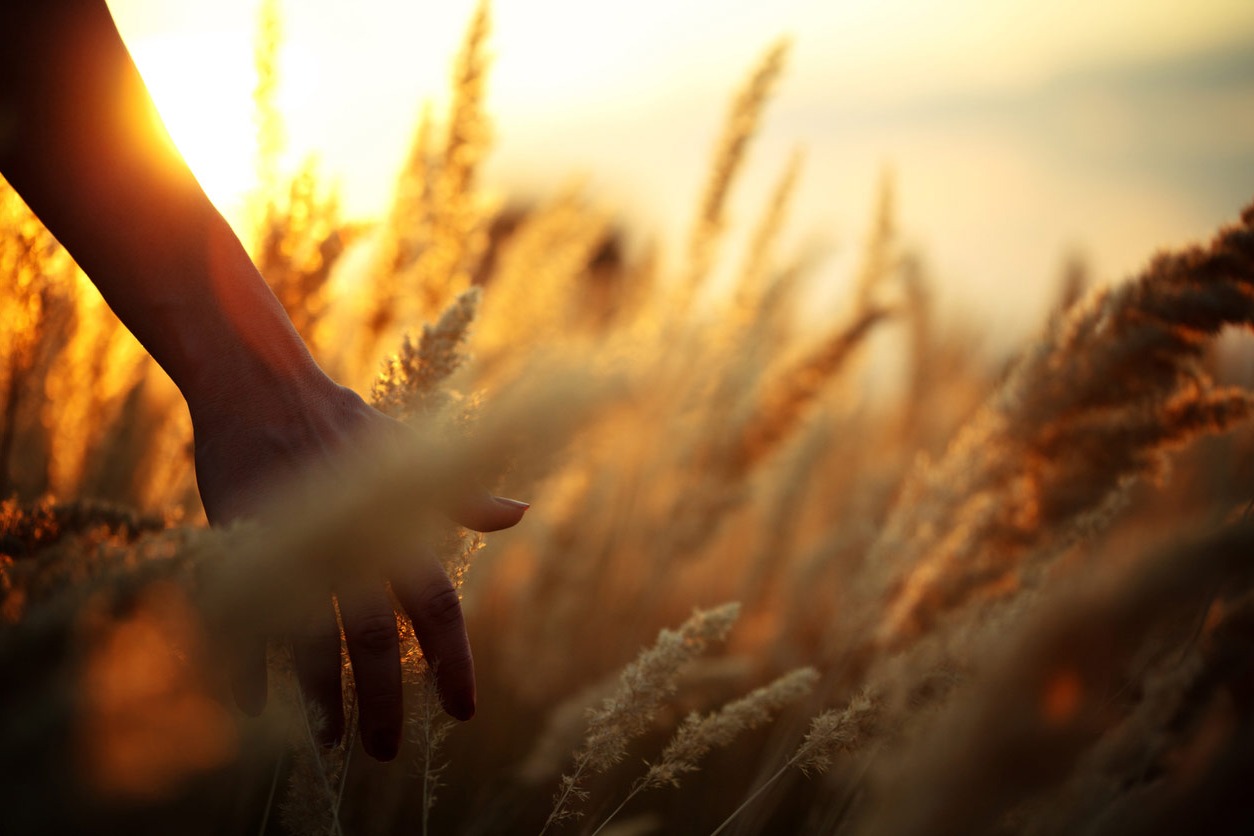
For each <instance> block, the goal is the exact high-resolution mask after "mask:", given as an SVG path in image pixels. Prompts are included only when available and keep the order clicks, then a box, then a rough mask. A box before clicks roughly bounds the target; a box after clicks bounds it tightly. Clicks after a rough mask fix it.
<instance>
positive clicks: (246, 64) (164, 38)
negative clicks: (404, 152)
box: [130, 31, 317, 223]
mask: <svg viewBox="0 0 1254 836" xmlns="http://www.w3.org/2000/svg"><path fill="white" fill-rule="evenodd" d="M252 38H253V34H252V33H251V32H249V31H239V32H231V31H222V32H196V33H191V32H186V33H185V32H180V33H171V34H165V35H156V36H150V37H146V38H143V39H139V40H136V41H135V42H133V43H131V44H130V50H131V55H132V56H133V57H134V59H135V64H136V66H137V67H138V68H139V71H140V73H141V74H142V75H143V77H144V81H145V83H146V84H147V85H148V90H149V92H150V93H151V94H152V98H153V101H154V103H155V104H156V106H157V111H158V113H160V115H161V119H162V121H163V122H164V123H165V126H166V128H167V130H168V131H169V132H170V136H171V138H172V139H173V140H174V144H175V146H176V147H177V148H178V150H179V152H180V153H181V154H182V155H183V159H185V160H186V161H187V164H188V166H189V167H190V168H191V170H192V173H193V174H195V175H196V179H197V180H198V181H199V182H200V185H201V187H202V188H204V190H205V193H206V194H207V195H208V196H209V199H210V200H212V201H213V202H214V204H215V205H216V206H217V207H218V209H219V210H220V211H222V212H223V214H224V215H226V216H227V217H228V219H229V220H231V221H232V222H233V223H234V222H235V221H237V220H239V221H242V220H243V219H244V215H243V213H244V209H245V203H246V200H247V197H248V195H249V193H250V192H251V191H252V190H253V189H254V188H255V186H256V182H257V127H256V118H255V114H254V105H253V90H254V87H255V86H256V71H255V69H254V63H253V42H252ZM306 59H307V56H306V55H304V54H303V53H302V52H301V51H300V50H299V49H295V48H291V47H289V46H287V45H286V44H285V45H284V47H283V48H282V51H281V53H280V57H279V83H280V89H279V93H278V101H277V105H278V107H279V110H280V113H281V115H282V116H283V119H284V122H286V123H288V124H289V130H290V125H291V123H293V122H299V121H301V120H300V118H299V117H300V116H301V115H302V109H303V107H304V106H305V105H306V103H307V101H308V99H309V98H310V93H311V90H312V89H313V87H314V86H315V84H316V78H315V76H316V72H317V66H316V62H314V61H311V60H306ZM289 139H290V138H289ZM288 146H289V147H288V149H287V151H286V152H285V154H284V158H283V159H281V160H280V164H281V165H284V166H286V165H290V163H291V160H292V158H293V157H295V156H297V155H303V154H304V153H306V152H307V149H304V150H302V149H298V148H294V147H292V143H291V142H289V143H288Z"/></svg>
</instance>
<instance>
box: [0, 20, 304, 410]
mask: <svg viewBox="0 0 1254 836" xmlns="http://www.w3.org/2000/svg"><path fill="white" fill-rule="evenodd" d="M0 173H2V174H3V175H4V176H5V178H6V179H7V180H8V181H9V182H10V184H11V185H12V186H13V187H14V188H15V189H16V190H17V191H18V193H19V194H21V195H22V197H23V199H24V200H25V201H26V202H27V204H28V205H29V206H30V207H31V209H32V210H33V211H34V212H35V214H36V215H38V216H39V217H40V219H41V220H42V221H43V222H44V223H45V224H46V225H47V226H48V228H49V229H50V230H51V231H52V233H53V234H54V235H56V236H57V238H58V240H59V241H60V242H61V243H62V245H64V246H65V248H66V250H67V251H68V252H69V253H70V254H71V255H72V256H73V257H74V259H75V260H76V261H77V262H78V264H79V266H80V267H82V268H83V270H84V272H86V274H87V275H88V276H89V277H90V278H91V280H92V281H93V282H94V283H95V284H96V286H97V287H98V288H99V289H100V292H101V294H102V295H103V296H104V298H105V300H106V301H107V302H108V303H109V305H110V307H112V308H113V310H114V311H115V312H116V313H117V315H118V317H119V318H120V319H121V320H122V321H123V322H124V323H125V324H126V325H127V327H128V328H129V329H130V330H131V331H132V332H133V333H134V334H135V336H136V337H137V338H138V339H139V341H140V342H141V343H142V344H143V345H144V347H145V348H146V349H147V350H148V351H149V352H150V353H151V354H152V356H153V357H154V358H155V359H156V360H157V362H158V363H159V364H160V365H161V366H162V368H164V369H165V371H166V372H167V373H168V374H169V375H170V377H171V378H172V379H173V380H174V382H175V383H176V384H177V385H178V386H179V388H180V390H181V391H182V392H183V395H184V397H185V398H187V400H188V403H189V405H190V406H191V407H192V410H193V413H195V412H196V410H197V409H198V408H202V407H205V408H207V407H209V406H212V405H213V404H214V403H215V402H216V403H220V402H222V401H223V400H227V399H229V398H230V397H231V394H232V392H231V390H232V389H233V388H235V387H237V386H238V385H239V384H240V383H242V382H245V381H252V382H253V383H255V384H257V385H258V386H266V387H267V388H269V389H270V390H271V391H272V392H274V393H275V394H279V395H281V392H282V390H283V389H284V388H286V387H287V385H288V384H295V385H296V386H299V385H302V384H304V383H307V382H308V381H309V380H311V379H314V378H318V377H321V372H320V371H318V369H317V366H316V365H315V364H314V363H313V360H312V359H311V358H310V356H309V353H308V351H307V350H306V349H305V346H304V344H303V343H302V342H301V340H300V337H299V336H298V335H297V334H296V332H295V330H294V329H293V328H292V326H291V323H290V322H289V320H288V318H287V316H286V314H285V313H284V311H283V309H282V306H281V305H280V304H279V303H278V301H277V300H276V299H275V298H274V295H273V294H272V293H271V292H270V290H269V288H268V287H267V286H266V284H265V282H264V281H263V280H262V278H261V276H260V275H259V274H258V273H257V271H256V269H255V268H254V267H253V265H252V263H251V261H250V260H249V258H248V256H247V254H246V253H245V252H244V250H243V247H242V246H241V245H240V243H239V241H238V239H237V238H236V236H235V235H234V233H233V232H232V231H231V229H230V227H229V226H228V225H227V223H226V222H225V221H224V220H223V218H222V217H221V215H220V214H219V213H218V212H217V210H215V209H214V207H213V206H212V204H211V203H210V202H209V200H208V198H207V197H206V196H205V194H204V192H203V191H202V190H201V188H200V186H199V184H198V183H197V182H196V180H195V178H194V177H193V176H192V174H191V172H190V171H189V170H188V168H187V166H186V164H185V163H184V162H183V160H182V158H181V157H180V156H179V155H178V153H177V151H176V150H175V149H174V147H173V145H172V144H171V142H170V140H169V138H168V135H167V134H166V132H165V129H164V127H163V126H162V125H161V123H160V121H159V119H158V118H157V116H156V111H155V110H154V109H153V106H152V102H151V99H150V98H149V96H148V93H147V90H146V88H145V86H144V84H143V81H142V80H141V78H140V76H139V73H138V72H137V71H136V69H135V66H134V63H133V62H132V61H131V58H130V55H129V54H128V53H127V51H126V48H125V46H124V45H123V43H122V40H121V37H120V36H119V34H118V32H117V29H116V27H115V26H114V24H113V20H112V18H111V16H110V15H109V11H108V9H107V7H106V6H105V3H104V1H103V0H36V2H31V0H19V2H10V0H0Z"/></svg>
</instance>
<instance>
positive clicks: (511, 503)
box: [492, 496, 531, 511]
mask: <svg viewBox="0 0 1254 836" xmlns="http://www.w3.org/2000/svg"><path fill="white" fill-rule="evenodd" d="M492 498H493V499H494V500H496V501H497V503H499V504H501V505H504V506H505V507H506V508H521V509H523V510H524V511H526V510H527V509H528V508H530V507H531V503H530V502H523V501H522V500H521V499H507V498H506V497H503V496H494V497H492Z"/></svg>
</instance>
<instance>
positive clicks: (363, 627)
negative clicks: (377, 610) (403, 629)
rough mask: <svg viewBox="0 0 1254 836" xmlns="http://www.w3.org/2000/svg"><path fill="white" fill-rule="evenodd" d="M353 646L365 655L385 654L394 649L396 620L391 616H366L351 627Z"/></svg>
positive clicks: (395, 644)
mask: <svg viewBox="0 0 1254 836" xmlns="http://www.w3.org/2000/svg"><path fill="white" fill-rule="evenodd" d="M352 641H353V644H355V645H357V647H358V648H359V649H360V650H362V651H365V652H366V653H386V652H387V651H389V650H391V649H392V648H393V647H396V646H397V644H398V640H397V638H396V619H395V618H394V617H392V616H391V615H382V614H380V615H371V616H367V617H365V618H363V619H361V620H360V621H358V622H357V623H356V624H354V625H353V635H352Z"/></svg>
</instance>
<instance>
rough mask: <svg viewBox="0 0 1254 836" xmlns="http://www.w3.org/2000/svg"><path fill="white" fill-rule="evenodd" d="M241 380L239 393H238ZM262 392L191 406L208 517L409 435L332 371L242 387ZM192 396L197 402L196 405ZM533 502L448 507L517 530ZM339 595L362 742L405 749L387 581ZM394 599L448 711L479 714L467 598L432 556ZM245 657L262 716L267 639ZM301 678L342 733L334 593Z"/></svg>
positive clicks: (400, 582) (416, 563) (404, 575)
mask: <svg viewBox="0 0 1254 836" xmlns="http://www.w3.org/2000/svg"><path fill="white" fill-rule="evenodd" d="M240 388H241V387H237V388H236V392H238V391H240ZM242 389H243V391H248V392H252V393H255V397H251V398H242V397H239V396H238V395H237V396H235V397H233V398H231V403H230V405H229V408H221V409H217V408H213V406H212V404H210V405H209V406H204V405H201V406H199V408H197V407H193V410H192V417H193V424H194V427H195V434H196V478H197V482H198V486H199V489H200V495H201V499H202V501H203V502H204V506H205V512H206V514H207V516H208V518H209V521H210V522H211V523H213V524H215V525H218V524H222V523H226V522H230V521H231V520H233V519H236V518H239V517H241V516H246V515H248V514H250V513H253V512H254V511H255V510H256V509H258V508H261V507H263V504H264V502H265V500H266V495H267V492H268V491H269V490H270V486H272V485H274V484H276V483H281V482H282V480H283V479H284V478H285V477H289V476H291V475H294V474H296V473H299V472H300V471H301V470H302V469H303V468H306V467H308V466H309V465H311V464H314V463H316V462H318V461H319V460H325V459H331V458H332V457H335V456H349V455H352V452H353V450H354V448H360V447H361V446H362V444H363V440H364V439H367V438H369V437H371V436H372V435H373V434H375V433H397V432H411V430H410V429H409V428H408V427H406V426H404V425H403V424H401V423H399V422H397V421H394V420H393V419H391V418H389V417H387V416H385V415H383V414H382V413H380V412H378V411H376V410H374V409H372V408H371V407H369V406H368V405H366V403H365V402H363V401H362V399H361V398H360V397H358V396H357V395H356V394H354V393H353V392H351V391H350V390H347V389H344V388H341V387H339V386H336V385H335V384H334V383H332V382H331V381H330V380H328V379H326V378H325V376H322V375H320V374H318V375H315V376H313V380H312V382H308V381H306V382H305V383H303V384H301V385H299V386H296V385H280V386H274V385H270V386H244V387H242ZM189 402H190V401H189ZM526 509H527V505H526V504H525V503H521V502H517V501H515V500H507V499H500V498H496V497H493V496H491V495H490V494H488V493H486V492H484V491H482V490H477V491H473V492H470V493H469V495H467V496H465V497H463V498H462V499H460V500H459V501H458V502H457V503H456V504H455V505H454V507H452V508H449V509H445V511H446V513H448V515H449V516H450V517H451V518H452V519H453V520H454V521H456V522H458V523H460V524H462V525H464V526H466V527H468V528H472V529H475V530H477V531H496V530H499V529H502V528H508V527H510V526H512V525H515V524H516V523H517V522H518V521H519V520H520V519H522V515H523V513H524V512H525V511H526ZM360 580H363V581H367V582H363V583H359V584H356V585H355V586H354V587H353V588H352V589H351V590H339V591H338V592H339V594H338V596H337V598H338V602H339V608H340V617H341V619H342V621H343V626H344V636H345V639H346V641H347V644H348V655H349V660H350V662H351V663H352V666H353V674H354V679H355V684H356V689H357V705H358V714H359V719H360V731H361V739H362V744H363V746H364V747H365V750H366V752H367V753H368V754H370V755H372V756H373V757H375V758H377V759H378V760H391V759H392V758H394V757H395V756H396V753H397V748H398V746H399V743H400V734H401V725H402V706H401V666H400V650H399V639H398V635H397V630H396V618H395V615H394V613H393V607H392V600H391V598H390V597H389V596H388V594H387V589H386V586H385V582H384V578H383V577H379V578H378V579H377V580H376V581H373V582H369V579H360ZM387 581H388V582H390V584H391V588H392V591H393V593H394V594H395V596H396V599H397V600H398V601H399V602H400V604H401V606H402V607H403V608H404V610H405V613H406V614H407V615H408V616H409V618H410V620H411V621H412V622H413V625H414V633H415V635H416V636H417V638H418V642H419V644H420V645H421V646H422V649H423V653H424V654H425V655H426V657H427V659H428V660H429V662H430V663H431V665H432V667H433V669H434V670H435V672H436V678H437V680H436V684H437V687H438V690H439V694H440V700H441V702H442V704H443V706H444V709H445V710H446V711H447V712H448V713H449V714H451V715H452V716H454V717H456V718H457V719H459V720H468V719H470V717H471V716H472V715H473V714H474V711H475V675H474V663H473V661H472V659H471V652H470V642H469V639H468V638H467V635H466V625H465V622H464V620H463V618H462V612H461V605H460V603H459V601H458V595H457V592H456V590H455V589H454V588H453V585H452V583H450V581H449V579H448V577H447V576H446V575H445V573H444V571H443V569H442V568H441V567H440V564H439V562H438V561H437V560H436V559H435V557H434V555H432V554H431V553H430V552H429V551H427V550H425V549H422V548H418V549H416V550H415V554H414V555H412V557H410V558H409V559H408V560H406V561H403V562H402V563H400V564H399V565H396V566H395V568H393V569H392V570H390V571H389V572H388V577H387ZM251 645H252V646H250V647H247V648H243V649H242V652H237V655H236V661H234V662H233V663H232V671H231V680H232V687H233V690H234V692H235V698H236V701H237V703H238V704H239V706H240V708H242V709H243V710H244V711H246V712H248V713H251V714H258V713H260V711H261V709H262V708H264V706H265V701H266V658H265V639H264V637H260V636H259V637H257V638H256V639H255V640H254V641H253V642H252V643H251ZM293 651H294V655H295V664H296V671H297V677H298V679H299V681H300V686H301V689H302V691H303V692H304V693H305V695H306V697H307V698H309V699H311V700H312V701H314V702H315V703H316V704H317V705H318V706H319V707H321V709H322V710H323V712H324V713H325V714H326V716H327V720H328V727H327V728H326V730H325V734H324V742H327V743H334V742H336V741H338V740H339V739H340V738H341V736H342V735H343V731H344V728H343V726H344V709H343V701H342V696H341V694H342V692H341V687H340V667H341V664H340V631H339V626H338V625H337V622H336V618H335V610H334V607H333V606H332V603H331V601H330V600H324V601H323V602H321V603H320V604H319V607H318V612H317V614H316V615H315V616H314V617H313V619H312V623H311V624H310V625H309V626H308V628H307V629H306V631H305V632H304V633H303V634H302V635H299V636H296V637H294V638H293Z"/></svg>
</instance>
